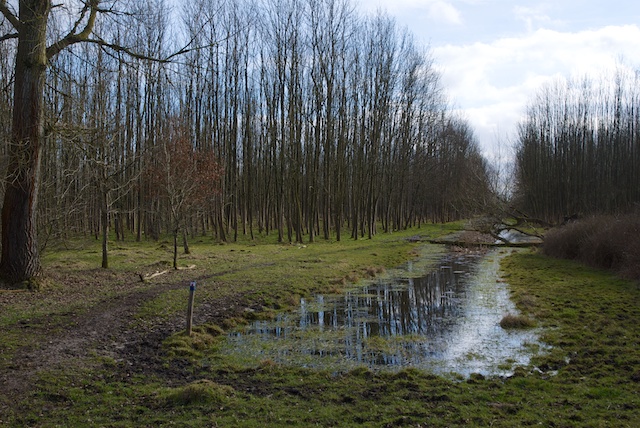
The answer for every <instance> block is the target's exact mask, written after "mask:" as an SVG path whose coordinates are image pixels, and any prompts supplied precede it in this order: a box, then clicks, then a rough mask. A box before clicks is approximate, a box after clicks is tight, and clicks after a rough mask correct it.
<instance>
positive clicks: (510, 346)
mask: <svg viewBox="0 0 640 428" xmlns="http://www.w3.org/2000/svg"><path fill="white" fill-rule="evenodd" d="M500 259H501V256H500V255H499V253H494V254H493V255H492V256H490V257H485V258H483V259H480V258H479V256H475V257H474V256H470V255H459V256H458V255H450V256H449V257H448V258H445V259H444V260H442V266H441V267H440V268H437V269H435V270H434V271H433V272H429V273H427V274H426V275H424V276H423V277H419V278H403V279H387V280H378V281H377V282H375V283H371V284H369V285H368V286H366V287H364V288H362V289H359V290H357V291H352V292H350V293H347V294H345V295H343V296H339V297H329V296H316V297H315V299H310V300H304V299H303V300H302V301H301V305H300V308H299V310H298V312H297V313H295V314H291V313H290V314H281V315H279V316H278V318H277V320H276V321H273V322H265V321H262V322H256V323H255V324H253V325H252V326H249V327H248V328H247V329H246V331H244V332H242V333H236V334H234V335H233V337H230V345H231V346H230V347H229V348H228V349H231V350H230V351H229V352H230V353H234V352H235V354H234V355H238V357H239V358H245V359H246V358H248V357H249V358H258V359H260V360H261V359H264V358H269V359H272V360H274V361H277V362H279V363H284V364H294V365H301V366H306V367H322V368H327V369H331V370H338V371H340V370H348V369H350V368H353V367H358V366H361V365H366V366H368V367H370V368H378V369H381V368H385V367H391V368H393V367H396V368H397V367H405V366H413V367H421V368H425V369H428V370H433V371H435V372H442V373H448V372H451V371H455V372H458V373H466V374H469V373H471V372H479V373H482V372H484V373H486V374H489V373H495V374H506V373H508V371H509V369H504V368H499V365H500V364H503V363H504V361H506V360H509V361H515V362H518V364H526V362H527V361H529V357H530V354H529V352H528V351H527V350H526V349H525V348H524V343H536V342H537V340H538V339H537V335H536V333H535V332H518V333H514V332H506V331H504V330H503V329H501V328H500V326H499V320H500V319H501V317H502V315H503V314H504V313H506V312H509V311H514V310H515V307H514V306H513V303H512V302H511V301H510V300H509V293H508V290H507V289H506V285H505V284H504V283H502V282H500V283H498V282H496V278H497V277H498V269H499V264H500ZM479 260H481V261H480V262H479V263H478V261H479ZM408 272H411V268H410V267H409V269H408V271H407V273H408ZM251 355H253V357H251ZM514 364H515V363H514Z"/></svg>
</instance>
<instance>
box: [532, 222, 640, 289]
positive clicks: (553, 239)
mask: <svg viewBox="0 0 640 428" xmlns="http://www.w3.org/2000/svg"><path fill="white" fill-rule="evenodd" d="M639 240H640V215H638V214H630V215H625V216H595V217H591V218H588V219H585V220H580V221H577V222H573V223H570V224H567V225H565V226H561V227H559V228H556V229H553V230H551V231H549V232H548V233H547V235H546V236H545V240H544V245H543V252H544V253H545V254H546V255H549V256H552V257H557V258H565V259H572V260H579V261H581V262H583V263H585V264H587V265H589V266H593V267H598V268H603V269H610V270H614V271H616V272H618V273H619V274H620V275H622V276H623V277H625V278H629V279H640V241H639Z"/></svg>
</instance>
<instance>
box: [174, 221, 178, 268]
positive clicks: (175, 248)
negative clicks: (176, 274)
mask: <svg viewBox="0 0 640 428" xmlns="http://www.w3.org/2000/svg"><path fill="white" fill-rule="evenodd" d="M178 232H179V229H178V228H177V227H176V228H175V229H173V268H174V269H178Z"/></svg>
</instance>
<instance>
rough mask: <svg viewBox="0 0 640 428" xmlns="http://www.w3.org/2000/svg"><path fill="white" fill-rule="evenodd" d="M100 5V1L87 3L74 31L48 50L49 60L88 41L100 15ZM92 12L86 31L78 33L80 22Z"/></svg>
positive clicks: (85, 27)
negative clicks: (77, 44) (71, 46)
mask: <svg viewBox="0 0 640 428" xmlns="http://www.w3.org/2000/svg"><path fill="white" fill-rule="evenodd" d="M98 3H99V0H90V1H88V2H87V3H85V7H84V8H83V9H82V13H81V14H80V18H78V20H77V21H76V23H75V24H74V26H73V29H72V30H71V31H70V32H69V34H67V35H66V36H65V37H64V38H63V39H61V40H58V41H57V42H56V43H54V44H52V45H51V46H49V47H48V48H47V58H48V59H51V58H53V57H54V56H56V55H57V54H58V53H60V51H62V50H63V49H64V48H66V47H67V46H70V45H72V44H74V43H78V42H84V41H87V39H88V38H89V35H91V32H92V31H93V27H94V25H95V23H96V16H97V14H98V11H99V9H98ZM89 10H90V13H89V18H88V19H87V23H86V24H85V26H84V29H83V30H82V31H81V32H79V33H76V30H77V29H78V26H79V25H80V22H81V21H82V20H83V19H84V17H85V15H86V13H87V11H89Z"/></svg>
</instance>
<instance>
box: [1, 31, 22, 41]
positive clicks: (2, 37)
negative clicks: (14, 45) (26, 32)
mask: <svg viewBox="0 0 640 428" xmlns="http://www.w3.org/2000/svg"><path fill="white" fill-rule="evenodd" d="M17 38H18V33H9V34H5V35H4V36H0V42H4V41H5V40H10V39H17Z"/></svg>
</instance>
